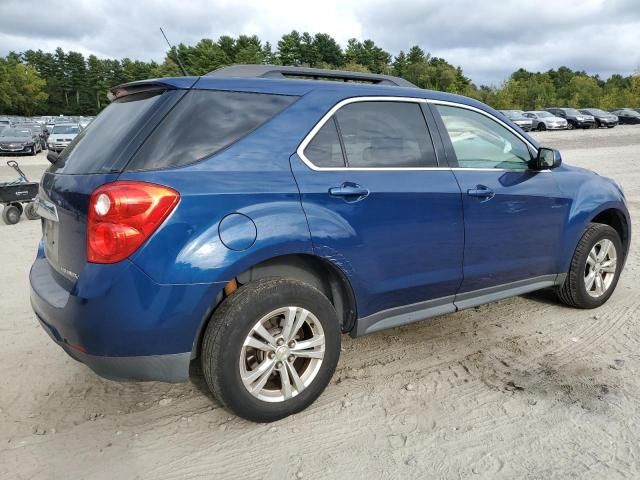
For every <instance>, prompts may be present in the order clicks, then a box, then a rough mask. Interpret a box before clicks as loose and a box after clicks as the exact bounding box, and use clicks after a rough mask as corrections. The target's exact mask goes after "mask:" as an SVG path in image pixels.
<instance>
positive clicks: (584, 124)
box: [545, 107, 596, 130]
mask: <svg viewBox="0 0 640 480" xmlns="http://www.w3.org/2000/svg"><path fill="white" fill-rule="evenodd" d="M545 110H546V111H547V112H550V113H552V114H553V115H555V116H557V117H560V118H564V119H565V120H566V121H567V129H569V130H573V129H574V128H593V127H595V125H596V120H595V118H593V115H586V114H584V113H580V112H579V111H578V110H576V109H575V108H558V107H553V108H545Z"/></svg>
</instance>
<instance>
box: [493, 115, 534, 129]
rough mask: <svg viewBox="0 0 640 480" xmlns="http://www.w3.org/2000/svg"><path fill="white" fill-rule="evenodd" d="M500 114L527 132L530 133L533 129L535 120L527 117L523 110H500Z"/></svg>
mask: <svg viewBox="0 0 640 480" xmlns="http://www.w3.org/2000/svg"><path fill="white" fill-rule="evenodd" d="M500 113H502V114H503V115H504V116H505V117H507V118H508V119H509V120H511V121H512V122H513V123H515V124H516V125H518V126H519V127H520V128H521V129H523V130H524V131H525V132H528V131H529V130H531V129H532V128H533V120H531V119H530V118H527V117H525V116H524V112H523V111H522V110H500Z"/></svg>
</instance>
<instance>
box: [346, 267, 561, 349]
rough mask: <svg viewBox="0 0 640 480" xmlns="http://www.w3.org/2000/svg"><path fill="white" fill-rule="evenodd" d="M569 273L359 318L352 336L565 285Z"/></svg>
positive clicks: (520, 281)
mask: <svg viewBox="0 0 640 480" xmlns="http://www.w3.org/2000/svg"><path fill="white" fill-rule="evenodd" d="M566 276H567V274H566V273H559V274H553V275H543V276H540V277H535V278H529V279H526V280H519V281H517V282H511V283H506V284H504V285H498V286H495V287H489V288H483V289H480V290H474V291H472V292H466V293H462V294H458V295H450V296H448V297H442V298H436V299H434V300H427V301H425V302H419V303H414V304H412V305H403V306H401V307H397V308H392V309H388V310H383V311H381V312H377V313H374V314H372V315H369V316H367V317H363V318H360V319H358V320H357V324H356V328H355V329H354V330H352V332H351V336H352V337H361V336H363V335H368V334H370V333H374V332H378V331H380V330H386V329H388V328H395V327H400V326H402V325H407V324H410V323H414V322H419V321H421V320H426V319H428V318H432V317H436V316H438V315H445V314H447V313H453V312H457V311H460V310H465V309H467V308H472V307H477V306H478V305H483V304H485V303H490V302H495V301H497V300H503V299H505V298H509V297H515V296H518V295H522V294H525V293H529V292H533V291H535V290H540V289H542V288H547V287H553V286H555V285H562V283H563V282H564V280H565V278H566Z"/></svg>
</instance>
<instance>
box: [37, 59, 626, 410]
mask: <svg viewBox="0 0 640 480" xmlns="http://www.w3.org/2000/svg"><path fill="white" fill-rule="evenodd" d="M238 77H244V78H238ZM264 77H268V78H264ZM301 77H306V79H300V78H301ZM311 78H315V79H325V80H328V79H333V80H342V81H340V82H336V81H321V80H312V79H311ZM349 80H351V81H352V82H348V81H349ZM353 80H358V81H359V83H358V82H353ZM364 82H367V83H364ZM111 93H112V94H113V95H114V101H112V102H111V104H110V105H109V106H108V107H107V108H106V109H105V110H104V111H103V112H102V113H101V114H100V115H99V116H98V117H97V118H96V120H95V123H94V124H93V126H92V127H90V128H87V129H86V130H83V131H82V133H81V134H80V136H79V137H78V138H77V140H76V141H74V142H73V143H72V144H71V145H69V147H68V148H67V149H65V150H64V151H63V152H62V154H61V155H59V156H56V155H50V160H51V162H52V165H51V166H50V167H49V168H48V170H47V171H46V172H45V173H44V175H43V177H42V180H41V188H40V193H39V194H38V195H39V196H38V213H41V214H42V217H43V222H42V232H43V238H42V241H41V242H40V244H39V246H38V252H37V255H36V258H35V260H34V263H33V266H32V268H31V273H30V283H31V305H32V306H33V309H34V311H35V313H36V315H37V318H38V319H39V320H40V322H41V325H42V327H43V330H44V331H46V332H47V333H48V334H49V336H50V337H51V338H52V340H53V341H54V342H55V343H56V344H58V345H59V346H60V347H61V348H63V349H64V350H65V351H66V352H67V353H68V354H69V355H71V356H72V357H73V358H75V359H77V360H79V361H81V362H83V363H85V364H86V365H88V366H89V367H91V368H93V369H94V370H95V371H96V372H98V373H99V374H101V375H103V376H106V377H108V378H112V379H116V380H127V379H129V380H164V381H173V382H177V381H186V380H188V378H189V367H190V366H191V365H192V362H197V363H199V364H200V365H201V366H202V372H203V375H204V379H205V381H206V384H207V385H208V386H209V388H210V390H211V391H212V392H213V394H214V396H215V397H216V398H217V399H218V400H219V401H220V403H221V404H222V405H224V406H225V407H227V408H229V409H231V410H233V411H234V412H235V413H237V414H238V415H240V416H242V417H244V418H247V419H250V420H253V421H258V422H269V421H274V420H277V419H280V418H283V417H285V416H287V415H290V414H293V413H296V412H299V411H300V410H302V409H304V408H305V407H307V406H309V405H310V404H311V403H312V402H313V401H314V400H315V399H316V398H317V397H318V396H319V395H320V394H321V393H322V391H323V390H324V389H325V387H326V386H327V385H328V384H329V382H330V379H331V377H332V375H333V372H334V370H335V367H336V365H337V363H338V358H339V356H340V351H341V348H340V342H341V333H349V334H350V335H352V336H353V337H359V336H362V335H367V334H370V333H373V332H377V331H381V330H384V329H388V328H394V327H398V326H401V325H405V324H408V323H411V322H415V321H417V320H422V319H425V318H429V317H433V316H436V315H442V314H445V313H451V312H456V311H458V310H462V309H465V308H472V307H475V306H477V305H481V304H484V303H487V302H490V301H495V300H499V299H504V298H508V297H511V296H514V295H521V294H524V293H526V292H531V291H534V290H538V289H542V288H549V287H552V288H555V289H556V292H557V293H558V297H559V299H560V300H561V301H562V302H564V303H565V304H567V305H569V306H572V307H577V308H595V307H598V306H600V305H602V304H604V303H605V302H606V301H607V299H608V298H609V297H610V296H611V294H612V293H613V291H614V290H615V288H616V284H617V281H618V278H619V275H620V272H621V271H622V269H623V267H624V263H625V259H626V257H627V252H628V251H629V245H630V235H631V230H630V225H631V220H630V218H629V212H628V210H627V207H626V203H625V197H624V194H623V192H622V190H621V188H620V187H619V186H618V185H617V184H616V182H614V181H613V180H611V179H608V178H606V177H603V176H600V175H597V174H595V173H593V172H590V171H588V170H585V169H583V168H574V167H571V166H568V165H564V164H562V160H561V157H560V152H558V151H557V150H553V149H551V148H545V147H543V146H542V145H540V144H539V143H538V142H537V141H536V140H535V139H533V138H531V137H529V136H528V135H527V134H526V133H525V132H523V131H522V130H521V129H519V128H515V127H514V126H512V125H511V122H508V121H506V119H505V118H504V116H503V115H501V114H499V113H498V112H496V111H495V110H493V109H492V108H490V107H488V106H487V105H484V104H482V103H480V102H478V101H477V100H473V99H470V98H465V97H463V96H459V95H452V94H448V93H444V92H435V91H430V90H422V89H420V88H417V87H416V86H415V85H413V84H411V83H409V82H407V81H406V80H404V79H402V78H396V77H390V76H386V75H374V74H364V73H355V72H340V71H335V70H320V69H307V68H295V67H279V66H272V65H237V66H233V67H227V68H224V69H221V70H218V71H215V72H212V73H211V74H209V75H206V76H202V77H199V78H193V77H192V78H185V77H180V78H161V79H154V80H148V81H140V82H134V83H132V84H128V85H120V86H118V87H115V88H114V89H112V91H111ZM542 171H544V172H545V173H544V174H538V172H542ZM427 357H428V356H427ZM434 361H435V360H434Z"/></svg>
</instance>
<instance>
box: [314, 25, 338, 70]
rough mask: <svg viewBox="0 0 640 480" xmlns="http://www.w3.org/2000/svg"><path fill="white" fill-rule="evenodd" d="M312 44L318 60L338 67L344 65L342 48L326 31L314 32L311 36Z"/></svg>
mask: <svg viewBox="0 0 640 480" xmlns="http://www.w3.org/2000/svg"><path fill="white" fill-rule="evenodd" d="M313 45H314V48H315V51H316V52H317V55H318V61H319V62H322V63H325V64H327V65H331V66H333V67H340V66H342V65H344V54H343V53H342V48H340V45H338V42H336V41H335V39H334V38H333V37H331V36H330V35H327V34H326V33H316V34H315V36H314V37H313Z"/></svg>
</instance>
